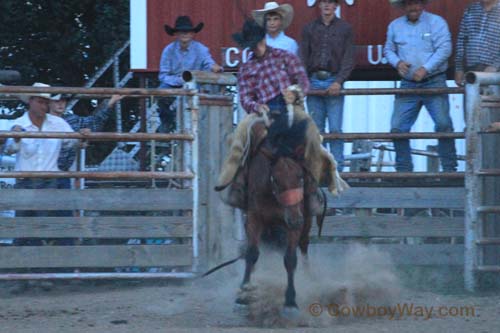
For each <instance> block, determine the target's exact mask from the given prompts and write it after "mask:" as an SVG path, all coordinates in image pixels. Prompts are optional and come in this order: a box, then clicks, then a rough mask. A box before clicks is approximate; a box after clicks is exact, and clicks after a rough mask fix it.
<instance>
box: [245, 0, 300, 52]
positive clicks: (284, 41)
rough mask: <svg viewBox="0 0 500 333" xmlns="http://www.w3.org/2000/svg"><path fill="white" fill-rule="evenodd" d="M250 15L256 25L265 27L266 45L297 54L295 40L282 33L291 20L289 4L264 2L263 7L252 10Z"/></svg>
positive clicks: (291, 9) (291, 14)
mask: <svg viewBox="0 0 500 333" xmlns="http://www.w3.org/2000/svg"><path fill="white" fill-rule="evenodd" d="M252 16H253V18H254V20H255V22H257V24H258V25H260V26H261V27H264V28H265V29H266V44H267V45H269V46H271V47H274V48H277V49H282V50H285V51H288V52H290V53H293V54H295V55H297V54H298V45H297V42H296V41H295V40H294V39H292V38H290V37H288V36H287V35H285V33H284V31H285V29H286V28H288V26H289V25H290V23H292V20H293V7H292V6H291V5H289V4H283V5H278V4H277V3H276V2H274V1H272V2H266V4H265V5H264V8H263V9H257V10H253V11H252Z"/></svg>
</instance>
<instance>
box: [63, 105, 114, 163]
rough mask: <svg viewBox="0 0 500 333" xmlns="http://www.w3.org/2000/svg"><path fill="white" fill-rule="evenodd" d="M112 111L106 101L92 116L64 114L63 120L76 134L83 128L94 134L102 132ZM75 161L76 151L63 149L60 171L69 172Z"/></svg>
mask: <svg viewBox="0 0 500 333" xmlns="http://www.w3.org/2000/svg"><path fill="white" fill-rule="evenodd" d="M112 111H113V108H108V101H107V100H105V101H103V102H102V103H101V105H100V106H99V107H98V108H97V110H96V112H95V114H94V115H92V116H88V117H81V116H77V115H76V114H73V113H65V114H63V119H64V120H66V122H67V123H68V124H69V126H71V128H72V129H73V130H74V131H75V132H78V131H80V130H81V129H82V128H89V129H90V130H91V131H92V132H101V131H102V129H103V128H104V124H105V123H106V121H107V120H108V118H109V116H110V115H111V113H112ZM75 159H76V150H75V149H74V148H73V149H67V148H62V149H61V151H60V153H59V158H58V159H57V166H58V167H59V170H61V171H68V170H69V168H71V166H72V165H73V162H74V161H75Z"/></svg>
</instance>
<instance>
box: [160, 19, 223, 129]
mask: <svg viewBox="0 0 500 333" xmlns="http://www.w3.org/2000/svg"><path fill="white" fill-rule="evenodd" d="M203 25H204V24H203V23H199V24H198V25H196V26H194V25H193V22H192V21H191V18H190V17H189V16H179V17H177V19H176V21H175V26H174V27H171V26H169V25H168V24H166V25H165V31H166V33H167V34H168V35H169V36H175V41H174V42H172V43H170V44H168V45H167V46H166V47H165V48H164V49H163V52H162V54H161V59H160V74H159V79H160V88H166V89H171V88H182V86H183V84H184V80H183V79H182V73H183V72H184V71H191V70H199V71H212V72H214V73H218V72H222V71H223V68H222V67H221V66H219V65H218V64H216V63H215V61H214V59H213V58H212V56H211V55H210V51H209V49H208V48H207V47H206V46H205V45H203V44H202V43H200V42H198V41H196V40H194V35H195V34H196V33H198V32H200V31H201V29H203ZM174 101H175V97H166V98H161V99H160V100H159V101H158V104H159V107H160V110H159V113H160V120H161V125H160V128H159V130H158V131H159V132H171V131H172V130H173V129H174V121H175V110H171V106H172V104H173V103H174Z"/></svg>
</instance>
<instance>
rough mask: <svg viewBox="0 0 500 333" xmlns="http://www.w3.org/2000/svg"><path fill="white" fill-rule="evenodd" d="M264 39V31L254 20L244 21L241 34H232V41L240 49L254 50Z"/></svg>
mask: <svg viewBox="0 0 500 333" xmlns="http://www.w3.org/2000/svg"><path fill="white" fill-rule="evenodd" d="M265 37H266V30H265V29H264V28H263V27H262V26H260V25H258V24H257V22H255V21H254V20H246V21H245V23H244V24H243V28H242V29H241V32H237V33H235V34H233V39H234V41H235V42H236V43H238V44H239V46H240V47H241V48H246V47H249V48H251V49H253V48H255V46H257V44H258V43H259V42H260V41H262V40H263V39H264V38H265Z"/></svg>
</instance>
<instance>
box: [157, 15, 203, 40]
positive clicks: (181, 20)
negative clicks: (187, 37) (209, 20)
mask: <svg viewBox="0 0 500 333" xmlns="http://www.w3.org/2000/svg"><path fill="white" fill-rule="evenodd" d="M203 26H204V23H203V22H200V23H198V25H197V26H193V22H192V21H191V18H190V17H189V16H179V17H177V19H176V20H175V26H174V27H173V28H172V27H171V26H169V25H168V24H165V27H164V28H165V32H166V33H167V34H169V35H170V36H173V35H174V34H175V33H176V32H194V33H198V32H200V31H201V29H203Z"/></svg>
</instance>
